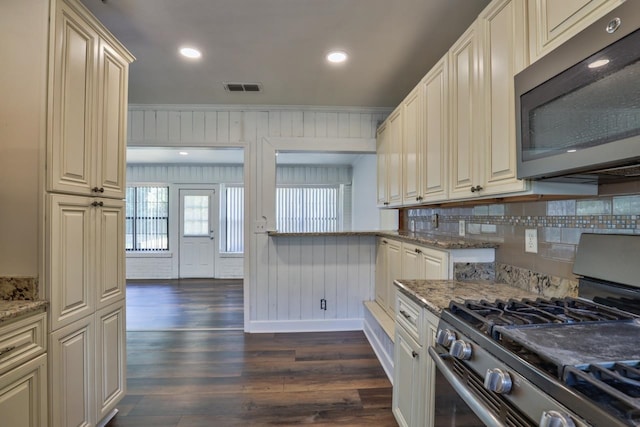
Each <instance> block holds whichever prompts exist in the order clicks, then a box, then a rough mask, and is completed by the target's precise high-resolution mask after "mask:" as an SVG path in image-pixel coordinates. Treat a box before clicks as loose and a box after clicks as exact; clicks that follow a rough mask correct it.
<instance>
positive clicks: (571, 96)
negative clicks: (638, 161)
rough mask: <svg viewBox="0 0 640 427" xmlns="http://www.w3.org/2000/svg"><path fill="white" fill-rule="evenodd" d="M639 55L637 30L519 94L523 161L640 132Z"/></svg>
mask: <svg viewBox="0 0 640 427" xmlns="http://www.w3.org/2000/svg"><path fill="white" fill-rule="evenodd" d="M602 58H607V60H603V59H602ZM639 58H640V31H636V32H635V33H632V34H630V35H629V36H627V37H626V38H625V39H623V40H620V41H619V42H618V43H616V44H615V45H612V46H609V47H608V48H605V49H603V50H602V51H601V52H598V53H597V54H595V55H592V56H591V57H590V58H588V59H586V60H584V61H582V62H581V63H579V64H577V65H575V66H573V67H571V68H569V69H568V70H566V71H564V72H563V73H561V74H560V75H558V76H556V77H555V78H553V79H551V80H549V81H547V82H545V83H543V84H541V85H540V86H538V87H536V88H534V89H532V90H531V91H529V92H528V93H526V94H524V95H523V96H522V97H521V104H522V110H521V113H522V123H523V145H522V160H524V161H527V160H534V159H539V158H544V157H550V156H554V155H557V154H560V153H564V152H573V151H577V150H580V149H584V148H588V147H592V146H596V145H600V144H604V143H607V142H610V141H615V140H621V139H625V138H630V137H633V136H637V135H640V61H639V60H638V59H639ZM596 61H600V62H599V63H600V64H602V66H601V67H593V66H592V67H591V68H590V67H589V64H594V63H595V64H596V65H597V64H598V63H597V62H596ZM607 61H608V62H607ZM559 94H560V95H559Z"/></svg>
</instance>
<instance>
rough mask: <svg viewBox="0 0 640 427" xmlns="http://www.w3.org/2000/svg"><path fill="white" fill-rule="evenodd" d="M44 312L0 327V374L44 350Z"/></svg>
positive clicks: (45, 347) (45, 328) (45, 329)
mask: <svg viewBox="0 0 640 427" xmlns="http://www.w3.org/2000/svg"><path fill="white" fill-rule="evenodd" d="M46 332H47V324H46V313H39V314H36V315H33V316H29V317H26V318H24V319H21V320H18V321H17V322H13V323H10V324H8V325H6V326H2V327H0V374H3V373H5V372H7V371H8V370H9V369H12V368H14V367H16V366H18V365H20V364H22V363H24V362H26V361H27V360H29V359H32V358H34V357H36V356H37V355H39V354H42V353H44V352H45V351H46V349H47V346H46Z"/></svg>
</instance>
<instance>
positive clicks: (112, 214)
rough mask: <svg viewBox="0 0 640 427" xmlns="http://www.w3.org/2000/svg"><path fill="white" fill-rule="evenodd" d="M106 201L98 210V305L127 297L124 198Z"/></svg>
mask: <svg viewBox="0 0 640 427" xmlns="http://www.w3.org/2000/svg"><path fill="white" fill-rule="evenodd" d="M103 203H104V206H103V207H101V208H98V209H97V211H96V214H97V220H96V236H97V240H96V244H97V248H98V250H97V251H96V255H97V262H96V270H97V278H98V282H97V292H98V301H97V308H101V307H104V306H106V305H108V304H110V303H113V302H114V301H117V300H119V299H122V298H124V296H125V255H124V254H125V249H124V238H125V231H124V227H125V222H124V215H125V213H124V201H121V200H106V199H105V200H104V201H103Z"/></svg>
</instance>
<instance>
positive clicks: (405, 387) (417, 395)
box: [392, 324, 426, 427]
mask: <svg viewBox="0 0 640 427" xmlns="http://www.w3.org/2000/svg"><path fill="white" fill-rule="evenodd" d="M394 353H395V354H394V365H393V366H394V368H393V402H392V407H393V415H394V416H395V418H396V421H398V425H400V426H401V427H412V426H422V425H424V424H423V421H424V404H423V401H424V379H425V375H424V363H423V359H424V356H425V354H426V353H425V352H424V348H423V347H422V346H421V345H419V344H418V343H417V342H416V341H415V340H414V339H413V338H411V337H410V336H409V335H408V334H407V333H406V332H405V330H404V329H403V328H401V327H398V325H397V324H396V339H395V343H394Z"/></svg>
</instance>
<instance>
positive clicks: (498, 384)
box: [484, 368, 512, 394]
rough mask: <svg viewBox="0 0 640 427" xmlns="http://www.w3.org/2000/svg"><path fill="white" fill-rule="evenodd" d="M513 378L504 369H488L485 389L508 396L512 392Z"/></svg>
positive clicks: (485, 377)
mask: <svg viewBox="0 0 640 427" xmlns="http://www.w3.org/2000/svg"><path fill="white" fill-rule="evenodd" d="M511 386H512V382H511V376H510V375H509V373H508V372H506V371H503V370H502V369H498V368H494V369H487V373H486V374H485V376H484V388H486V389H487V390H489V391H492V392H494V393H499V394H507V393H509V392H510V391H511Z"/></svg>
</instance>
